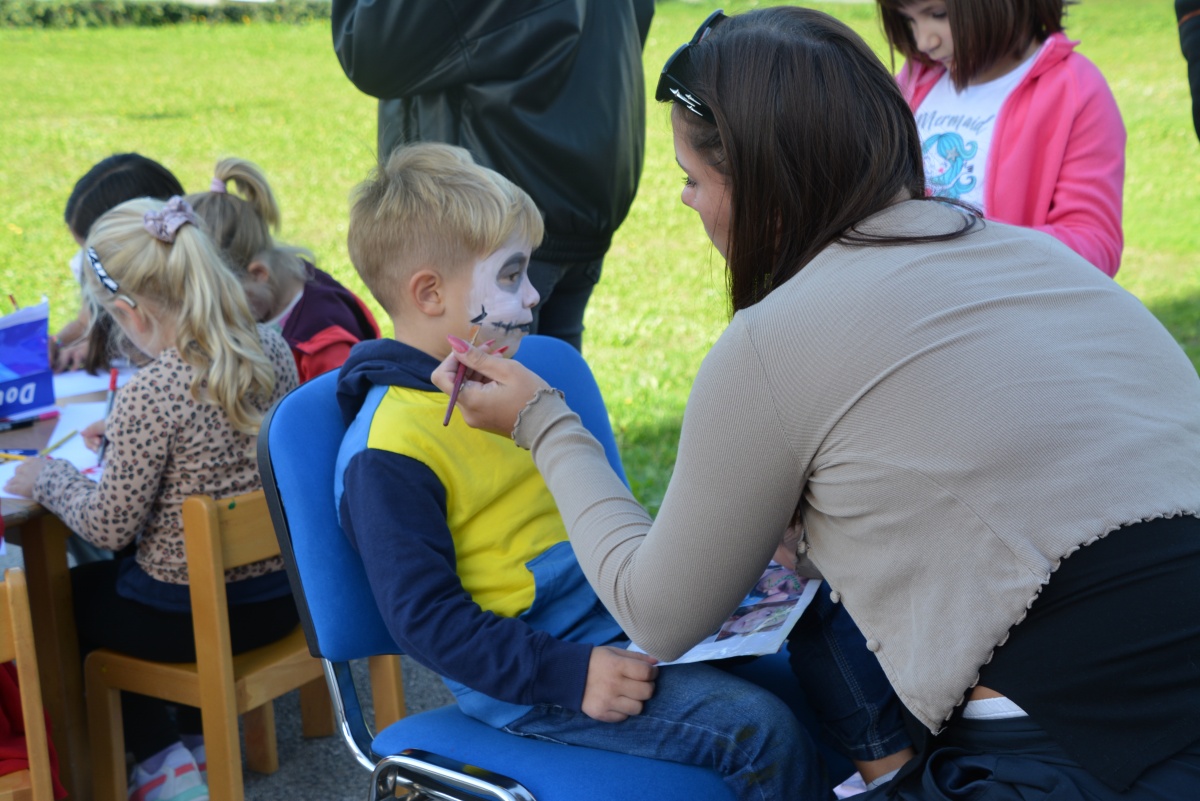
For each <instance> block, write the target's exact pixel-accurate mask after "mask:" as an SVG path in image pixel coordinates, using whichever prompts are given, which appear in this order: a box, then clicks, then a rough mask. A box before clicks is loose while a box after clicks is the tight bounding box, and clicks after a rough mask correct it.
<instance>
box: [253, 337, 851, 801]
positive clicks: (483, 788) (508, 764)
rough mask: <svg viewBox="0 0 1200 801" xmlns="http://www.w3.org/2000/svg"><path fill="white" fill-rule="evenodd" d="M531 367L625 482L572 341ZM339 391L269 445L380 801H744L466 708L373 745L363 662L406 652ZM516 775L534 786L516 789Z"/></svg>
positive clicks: (688, 774)
mask: <svg viewBox="0 0 1200 801" xmlns="http://www.w3.org/2000/svg"><path fill="white" fill-rule="evenodd" d="M517 358H518V360H519V361H521V362H523V363H525V364H527V365H528V366H530V367H531V368H532V369H534V370H535V371H536V372H538V373H539V374H540V375H542V376H544V377H545V378H546V379H547V380H548V381H549V382H551V383H552V384H553V385H554V386H556V387H558V388H559V389H562V390H563V392H564V394H565V395H566V398H567V402H568V403H569V404H570V405H571V408H572V409H573V410H574V411H575V412H576V413H577V414H579V415H580V417H581V419H582V420H583V422H584V424H585V425H586V426H587V427H588V429H589V430H590V431H591V432H592V433H593V434H594V435H595V436H596V438H597V439H598V440H599V441H600V442H602V443H604V446H605V450H606V452H607V454H608V458H609V461H610V462H611V463H612V465H613V468H614V469H615V470H616V471H617V472H618V474H619V475H621V477H622V478H624V472H623V470H622V468H621V462H620V458H619V455H618V453H617V449H616V444H615V442H614V441H613V435H612V429H611V426H610V424H609V421H608V414H607V411H606V409H605V406H604V401H603V398H602V397H601V395H600V390H599V388H598V387H597V385H596V383H595V380H594V379H593V378H592V374H591V371H590V370H589V369H588V367H587V364H586V362H584V360H583V358H582V357H581V356H580V355H579V353H578V352H577V351H575V350H574V349H573V348H571V347H570V346H569V345H566V344H565V343H563V342H561V341H559V340H555V339H551V338H547V337H538V336H530V337H527V338H526V339H525V341H524V342H523V343H522V345H521V348H520V350H519V351H518V356H517ZM336 380H337V378H336V374H335V373H331V374H326V375H323V376H320V377H318V378H316V379H313V380H312V381H310V382H308V383H306V384H304V385H302V386H301V387H299V388H298V389H296V390H295V391H293V392H292V393H290V394H289V395H287V396H286V397H285V398H283V400H281V401H280V402H279V404H277V405H276V407H275V408H274V409H273V410H272V411H271V414H270V415H269V416H268V418H267V420H266V421H264V424H263V427H262V433H261V434H260V436H259V443H258V461H259V467H260V470H261V472H262V476H263V484H264V489H265V490H266V495H267V500H268V503H269V505H270V509H271V516H272V520H273V522H274V525H275V530H276V534H277V535H278V537H279V541H280V546H281V550H282V553H283V558H284V561H285V563H286V565H287V572H288V576H289V578H290V579H291V584H292V591H293V594H294V596H295V599H296V603H297V606H298V607H299V611H300V621H301V624H302V626H303V628H304V633H305V636H306V637H307V638H308V645H309V649H310V650H311V652H312V654H313V656H315V657H318V658H320V659H322V660H323V663H324V667H325V675H326V679H327V681H328V684H329V689H330V693H331V694H332V696H333V700H334V709H335V712H336V714H337V718H338V725H339V729H340V730H341V732H342V734H343V737H344V738H345V739H346V741H347V743H348V744H349V746H350V748H351V750H352V751H353V752H354V754H355V755H356V757H357V758H358V760H359V762H360V763H361V764H362V765H363V766H364V767H366V768H368V769H370V770H372V771H373V773H372V790H371V793H372V794H371V795H370V796H369V797H370V798H374V799H383V798H393V797H394V796H395V793H396V789H397V787H407V788H412V789H414V790H416V791H418V792H424V793H434V794H437V793H440V794H441V795H434V796H433V797H448V798H452V799H454V798H463V799H478V798H494V799H506V801H513V800H515V799H534V798H536V799H541V801H560V800H563V801H567V800H569V801H589V799H611V798H620V797H626V796H633V795H636V796H637V797H644V798H655V799H660V801H672V800H673V799H679V801H684V800H685V799H687V801H694V800H695V799H712V801H719V800H720V799H729V798H731V797H732V795H731V793H730V791H729V790H728V789H727V788H726V787H725V785H724V783H723V782H722V781H721V779H720V777H719V776H718V775H717V773H715V772H714V771H710V770H707V769H704V768H698V767H692V766H686V765H680V764H677V763H671V762H666V761H659V760H654V759H646V758H642V757H635V756H627V755H623V754H618V753H613V752H609V751H601V750H596V749H590V748H581V747H575V746H568V745H560V744H555V743H547V742H543V741H539V740H533V739H528V738H523V737H516V736H513V735H511V734H506V733H504V732H501V731H498V730H496V729H493V728H492V727H490V726H487V725H486V724H483V723H481V722H479V721H477V720H475V719H473V718H470V717H468V716H467V715H465V714H463V712H462V711H460V710H459V708H458V706H457V705H450V706H446V707H442V708H440V709H435V710H431V711H428V712H423V713H420V714H417V715H411V716H408V717H405V718H402V719H401V720H400V721H398V722H396V723H394V724H392V725H391V726H388V727H387V728H385V729H384V730H383V731H381V732H379V733H378V735H374V736H373V735H372V734H371V732H370V729H369V728H368V726H367V724H366V721H365V718H364V714H363V710H362V707H361V704H360V701H359V697H358V694H357V691H356V689H355V686H354V681H353V678H352V676H351V672H350V666H349V661H350V660H352V659H361V658H364V657H370V656H376V655H380V654H398V653H400V649H399V647H398V646H397V645H396V643H395V641H394V640H393V639H392V637H391V635H390V634H389V633H388V631H387V628H386V627H385V625H384V622H383V619H382V617H381V616H380V614H379V610H378V608H377V607H376V605H375V600H374V598H373V597H372V595H371V592H370V590H369V589H368V586H367V578H366V574H365V572H364V570H363V567H362V563H361V561H360V560H359V558H358V555H357V553H356V552H355V551H354V550H353V548H352V547H351V546H350V543H349V540H348V538H347V537H346V536H345V534H344V533H343V532H342V530H341V527H340V525H339V523H338V518H337V513H336V510H335V508H334V503H333V473H334V464H335V461H336V456H337V452H338V447H339V446H340V444H341V440H342V434H343V433H344V430H345V429H344V426H343V425H342V420H341V414H340V412H339V410H338V407H337V402H336V399H335V388H336ZM773 659H774V658H773ZM760 661H761V660H760ZM778 666H779V668H780V670H781V671H782V673H780V675H781V676H782V675H784V674H786V676H787V677H788V678H789V679H790V672H788V669H787V664H786V660H783V659H781V658H780V659H778ZM760 670H761V667H760ZM784 684H791V685H793V686H794V685H795V682H794V680H793V681H790V682H789V681H787V680H786V679H785V680H784ZM801 700H802V699H801ZM498 771H503V772H504V773H500V772H498ZM509 772H511V773H512V774H515V775H517V776H519V777H520V781H519V782H518V781H517V780H516V779H514V778H510V777H509V776H507V775H504V774H506V773H509ZM847 775H848V774H847Z"/></svg>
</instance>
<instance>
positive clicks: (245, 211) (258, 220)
mask: <svg viewBox="0 0 1200 801" xmlns="http://www.w3.org/2000/svg"><path fill="white" fill-rule="evenodd" d="M230 181H232V182H233V185H234V187H235V188H236V189H237V191H238V192H239V193H240V194H241V197H239V196H238V195H235V194H233V193H231V192H228V191H227V190H225V189H224V187H225V186H226V185H227V184H228V183H229V182H230ZM213 185H214V186H215V187H217V189H218V190H219V191H209V192H196V193H194V194H191V195H188V197H187V201H188V203H190V204H191V205H192V208H193V209H195V210H196V214H198V215H200V218H201V219H202V220H204V224H205V228H206V229H207V230H208V233H209V235H210V236H211V237H212V239H213V241H214V242H215V243H216V245H217V247H218V248H220V250H221V254H222V255H223V256H224V257H225V260H226V262H227V263H228V264H229V265H230V266H231V267H233V268H234V269H235V271H236V272H237V274H238V275H239V276H243V275H244V273H245V272H246V268H247V267H249V266H250V264H251V263H252V262H255V261H261V262H263V263H264V264H266V265H267V267H268V268H269V269H270V271H271V284H272V285H274V284H277V283H278V282H279V281H280V280H281V279H282V278H283V277H286V276H295V277H297V278H306V277H307V271H306V268H305V266H304V262H303V261H302V259H307V260H308V261H310V262H311V261H314V258H313V255H312V253H310V252H309V251H307V250H304V249H303V248H296V247H291V246H288V245H281V244H278V243H276V242H275V240H274V238H272V236H271V231H272V229H274V230H275V232H276V233H278V231H279V221H280V216H279V205H278V204H277V203H276V202H275V195H274V193H273V192H271V187H270V185H269V184H268V183H267V178H266V176H265V175H263V172H262V170H260V169H259V168H258V167H257V166H256V165H255V164H253V163H251V162H249V161H246V160H245V159H239V158H227V159H222V160H221V161H218V162H217V166H216V168H215V169H214V170H213Z"/></svg>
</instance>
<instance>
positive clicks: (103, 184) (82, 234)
mask: <svg viewBox="0 0 1200 801" xmlns="http://www.w3.org/2000/svg"><path fill="white" fill-rule="evenodd" d="M182 194H183V187H182V186H181V185H180V183H179V180H178V179H177V178H176V177H175V176H174V175H172V174H171V171H170V170H168V169H167V168H166V167H164V166H163V165H161V164H159V163H158V162H157V161H154V160H153V159H148V158H146V157H145V156H143V155H141V154H139V153H115V154H113V155H111V156H109V157H108V158H106V159H104V160H103V161H100V162H98V163H97V164H95V165H94V166H93V167H92V168H91V169H90V170H88V171H87V172H86V173H85V174H84V176H83V177H82V178H80V179H79V180H78V181H76V182H75V188H74V189H72V190H71V196H70V197H68V198H67V206H66V209H65V210H64V212H63V220H64V221H65V222H66V224H67V229H68V230H69V231H70V232H71V236H72V237H74V238H75V242H76V243H78V244H79V247H80V250H79V252H78V253H76V254H75V256H74V257H73V258H72V259H71V271H72V272H73V273H74V274H75V279H76V280H82V278H83V268H84V265H85V261H84V254H83V249H82V248H83V242H84V240H85V239H87V235H88V232H89V231H90V230H91V229H92V223H94V222H95V221H96V220H97V219H99V218H100V216H101V215H102V214H104V213H105V212H107V211H108V210H109V209H112V208H115V207H117V206H119V205H120V204H122V203H124V202H125V201H126V200H133V199H134V198H139V197H149V198H154V199H156V200H166V199H167V198H169V197H172V196H174V195H182ZM119 333H120V332H119V331H118V330H116V329H114V327H113V324H112V318H111V317H109V316H108V315H107V314H101V315H99V316H97V317H96V318H95V320H94V321H93V319H92V317H91V314H90V312H89V310H88V308H87V305H86V304H81V306H80V310H79V314H78V315H77V316H76V318H75V319H74V320H72V321H71V322H69V323H67V324H66V325H65V326H63V328H62V330H60V331H59V332H58V334H57V335H55V336H54V337H53V338H52V339H51V343H50V348H51V360H52V362H53V365H54V369H55V370H56V371H60V372H61V371H63V370H78V369H80V368H82V369H84V370H87V371H88V372H89V373H93V374H94V373H96V372H98V371H100V370H107V369H108V367H109V361H110V360H111V359H112V357H113V355H115V353H116V352H117V351H119V350H120V347H119V346H118V345H117V343H116V342H113V341H112V340H113V338H115V337H117V336H119Z"/></svg>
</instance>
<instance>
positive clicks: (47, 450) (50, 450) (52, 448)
mask: <svg viewBox="0 0 1200 801" xmlns="http://www.w3.org/2000/svg"><path fill="white" fill-rule="evenodd" d="M78 433H79V430H78V429H76V430H74V431H72V432H71V433H70V434H67V435H66V436H65V437H63V438H62V439H60V440H58V441H57V442H54V443H52V444H50V445H47V446H46V447H44V448H42V450H41V451H40V452H39V453H38V456H49V455H50V454H51V453H53V452H54V451H56V450H58V449H59V448H60V447H62V445H63V444H64V443H65V442H66V441H67V440H69V439H70V438H71V437H73V436H75V435H76V434H78Z"/></svg>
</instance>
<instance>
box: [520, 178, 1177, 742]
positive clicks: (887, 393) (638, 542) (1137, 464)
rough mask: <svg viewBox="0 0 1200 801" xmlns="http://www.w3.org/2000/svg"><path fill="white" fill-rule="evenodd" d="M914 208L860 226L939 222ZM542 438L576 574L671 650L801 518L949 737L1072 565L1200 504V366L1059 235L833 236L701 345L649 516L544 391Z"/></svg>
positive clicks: (857, 616)
mask: <svg viewBox="0 0 1200 801" xmlns="http://www.w3.org/2000/svg"><path fill="white" fill-rule="evenodd" d="M961 220H962V217H961V215H960V214H959V212H957V211H955V210H953V209H952V208H949V207H946V206H943V205H939V204H935V203H931V202H922V201H908V202H905V203H901V204H899V205H897V206H894V207H892V208H890V209H888V210H886V211H884V212H882V213H881V214H879V215H876V216H875V217H873V218H872V219H871V220H869V221H867V223H866V224H865V225H864V226H863V228H864V230H868V231H871V232H874V233H878V234H900V235H916V234H928V233H936V232H941V231H947V230H952V229H953V228H955V227H958V226H959V225H960V222H961ZM514 438H515V439H516V440H517V442H518V444H520V445H522V446H524V447H530V446H532V451H533V456H534V458H535V460H536V462H537V465H538V467H539V468H540V469H541V471H542V473H543V474H544V475H545V477H546V480H547V483H548V484H549V487H550V489H551V491H552V492H553V494H554V497H555V500H556V501H557V503H558V506H559V509H560V511H561V512H562V515H563V518H564V520H565V521H566V523H567V528H568V531H569V532H570V537H571V542H572V544H573V545H574V548H575V552H576V554H577V555H578V557H579V561H580V562H581V563H582V565H583V568H584V570H585V572H586V573H587V576H588V579H589V580H590V581H591V582H592V584H593V586H595V588H596V590H597V591H598V593H599V594H600V597H601V598H602V599H603V601H604V603H605V605H606V606H607V607H608V608H609V609H610V610H611V611H612V612H613V614H614V615H615V616H616V618H617V620H618V621H619V622H620V623H621V626H622V627H623V628H624V629H625V631H626V632H627V633H628V634H629V635H630V636H631V637H632V638H633V639H634V640H635V641H637V642H638V643H639V644H640V645H641V646H643V647H644V648H646V649H647V650H648V651H649V652H650V653H652V654H654V655H656V656H658V657H661V658H664V659H671V658H674V657H676V656H678V655H679V654H680V653H682V652H683V651H684V650H686V649H687V648H688V647H690V646H692V645H694V644H695V643H696V642H698V641H699V640H700V639H702V638H703V637H705V636H706V635H708V634H710V633H711V632H712V631H714V630H715V629H716V627H717V626H718V625H719V624H720V623H721V621H722V620H723V619H724V618H725V617H726V616H727V615H728V614H729V613H730V612H731V611H732V610H733V609H734V608H735V607H736V606H737V603H738V601H739V600H740V599H741V598H742V597H743V596H744V594H745V593H746V591H747V590H749V588H750V587H751V586H752V585H753V584H754V582H755V580H756V578H757V577H758V575H759V573H760V572H761V570H762V569H763V567H764V565H765V564H766V562H767V560H768V559H769V558H770V556H771V554H772V552H773V551H774V549H775V547H776V545H777V544H778V542H779V539H780V536H781V535H782V533H783V531H784V528H785V527H786V526H787V524H788V521H789V519H790V518H791V516H792V514H793V512H794V511H795V510H796V509H797V507H798V508H799V509H800V511H801V512H802V514H803V516H804V520H805V523H806V526H807V529H808V543H809V546H810V550H809V555H810V556H811V558H812V560H813V562H814V563H815V564H816V565H817V567H818V568H820V570H821V571H822V572H823V573H824V575H825V577H826V578H827V579H828V581H829V583H830V584H831V585H832V587H833V589H834V598H835V600H836V599H838V598H839V597H840V600H841V602H843V603H845V604H846V608H847V609H848V611H849V612H850V613H851V615H852V616H853V617H854V620H855V621H856V622H857V623H858V625H859V627H860V628H861V629H862V632H863V634H864V635H865V636H866V637H867V639H868V647H869V648H870V649H871V650H872V651H874V652H875V655H876V656H877V657H878V659H879V662H880V664H881V665H882V667H883V669H884V671H885V672H886V673H887V675H888V677H889V679H890V680H891V682H892V684H893V686H894V687H895V689H896V691H897V693H898V694H899V696H900V698H901V699H902V700H903V701H904V703H905V704H906V705H907V706H908V707H909V709H910V710H912V712H913V713H914V714H915V715H916V716H917V717H918V718H919V719H920V720H921V721H922V722H923V723H924V724H925V725H926V726H928V727H929V728H930V729H931V730H935V731H936V730H938V729H940V727H941V725H942V723H943V722H944V721H945V720H946V719H947V718H948V716H949V715H950V714H951V712H952V710H953V708H954V707H955V705H956V704H958V703H959V702H960V701H961V700H962V698H963V696H964V693H965V692H966V691H967V690H968V689H969V688H970V687H971V686H972V685H973V684H974V683H975V682H976V681H977V679H978V671H979V668H980V666H981V665H983V664H984V663H985V662H987V661H988V660H989V659H990V658H991V654H992V651H993V649H994V648H995V647H996V646H997V645H999V644H1001V643H1003V642H1004V640H1005V639H1006V637H1007V635H1008V631H1009V629H1011V628H1012V627H1013V626H1014V625H1015V624H1017V623H1019V622H1020V621H1021V620H1022V619H1023V618H1024V615H1025V612H1026V610H1027V608H1028V607H1029V605H1030V604H1031V603H1032V602H1033V600H1034V599H1035V598H1036V597H1037V594H1038V592H1039V590H1040V588H1041V586H1042V585H1043V584H1044V583H1046V582H1047V581H1049V580H1050V579H1051V574H1052V573H1053V572H1054V570H1055V569H1056V568H1057V567H1058V565H1059V563H1060V561H1061V560H1062V559H1063V558H1064V557H1067V556H1069V555H1070V554H1071V553H1072V552H1073V551H1075V550H1076V549H1077V548H1078V547H1079V546H1081V545H1086V544H1088V543H1089V542H1092V541H1094V540H1095V539H1097V538H1099V537H1101V536H1103V535H1104V534H1106V533H1108V532H1110V531H1113V530H1114V529H1116V528H1118V527H1120V526H1123V525H1125V524H1128V523H1131V522H1134V521H1138V520H1145V519H1150V518H1155V517H1160V516H1171V515H1177V514H1180V513H1189V514H1195V513H1197V512H1200V379H1198V378H1197V375H1196V371H1195V369H1194V368H1193V367H1192V365H1191V363H1190V362H1189V361H1188V359H1187V357H1186V356H1185V355H1184V353H1183V352H1182V350H1181V349H1180V348H1179V346H1178V345H1177V344H1176V343H1175V341H1174V340H1173V339H1172V337H1171V335H1170V334H1169V333H1167V331H1166V330H1165V329H1164V328H1163V327H1162V326H1161V325H1160V324H1159V323H1158V321H1157V320H1156V319H1155V318H1154V317H1153V316H1152V315H1151V314H1150V312H1148V311H1147V310H1146V309H1145V308H1144V307H1143V306H1142V304H1141V303H1140V302H1139V301H1138V300H1137V299H1136V298H1134V297H1133V296H1132V295H1130V294H1129V293H1128V292H1126V291H1125V290H1123V289H1121V288H1120V287H1119V286H1118V285H1117V284H1115V283H1114V282H1113V281H1112V280H1110V279H1109V278H1107V277H1106V276H1104V275H1102V274H1101V273H1100V272H1099V271H1098V270H1096V268H1095V267H1093V266H1091V265H1090V264H1088V263H1087V262H1085V261H1084V260H1083V259H1081V258H1080V257H1079V256H1077V255H1076V254H1074V253H1073V252H1072V251H1071V250H1069V249H1068V248H1067V247H1065V246H1064V245H1062V244H1061V243H1059V242H1058V241H1056V240H1055V239H1053V238H1051V237H1049V236H1047V235H1045V234H1041V233H1038V232H1035V231H1030V230H1026V229H1021V228H1014V227H1010V226H1006V225H1000V224H996V223H988V224H987V225H986V226H984V227H983V228H982V229H981V230H977V231H976V232H974V233H971V234H969V235H967V236H965V237H962V238H959V239H956V240H952V241H949V242H944V243H932V244H907V245H903V246H886V247H853V246H847V245H833V246H831V247H829V248H827V249H826V250H825V251H824V252H822V253H821V255H819V256H818V257H817V258H816V259H815V260H813V261H812V262H811V263H810V264H809V265H808V266H807V267H805V268H804V269H803V270H802V271H801V272H800V273H799V274H798V275H797V276H795V277H794V278H793V279H792V280H790V281H788V282H787V283H785V284H784V285H782V286H781V287H779V288H778V289H777V290H775V291H774V292H773V293H771V295H770V296H768V297H767V298H766V299H765V300H763V301H761V302H760V303H758V304H757V305H755V306H753V307H751V308H749V309H746V310H744V311H741V312H739V313H738V314H736V315H735V316H734V318H733V321H732V322H731V324H730V326H729V328H728V329H727V330H726V331H725V332H724V333H723V334H722V335H721V337H720V339H719V340H718V341H717V343H716V344H715V345H714V347H713V349H712V351H711V352H710V353H709V354H708V356H707V357H706V358H705V360H704V363H703V365H702V366H701V368H700V372H699V374H698V375H697V377H696V382H695V385H694V386H693V388H692V393H691V396H690V398H689V400H688V406H687V411H686V413H685V415H684V420H683V430H682V434H681V439H680V445H679V456H678V460H677V462H676V464H675V471H674V474H673V476H672V478H671V482H670V486H669V488H668V490H667V494H666V497H665V499H664V501H663V504H662V507H661V509H660V511H659V514H658V517H657V519H656V520H655V521H654V522H653V524H651V521H650V519H649V517H648V516H647V514H646V512H645V511H644V510H643V509H642V508H641V507H640V506H639V505H638V504H637V503H636V502H635V501H634V500H633V499H632V497H631V496H630V494H629V492H628V490H626V488H625V486H624V485H623V484H622V483H621V482H620V481H619V480H618V479H617V478H616V477H615V476H614V475H613V474H612V472H611V470H609V468H608V466H607V464H606V463H605V459H604V453H603V452H602V450H601V449H600V448H599V446H598V445H596V444H595V442H594V441H593V440H592V439H591V437H590V436H588V434H587V432H586V431H584V430H583V429H582V427H581V426H580V425H579V423H578V422H577V419H576V418H575V417H574V416H573V415H571V414H570V412H569V411H568V410H567V408H566V406H565V405H564V404H563V402H562V401H560V400H558V399H557V397H555V396H551V395H546V394H543V395H541V396H539V399H538V400H537V401H536V402H535V403H533V404H532V405H531V406H529V407H528V408H526V410H525V412H524V413H523V415H522V419H521V421H520V423H519V424H518V427H517V430H516V431H515V432H514Z"/></svg>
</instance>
